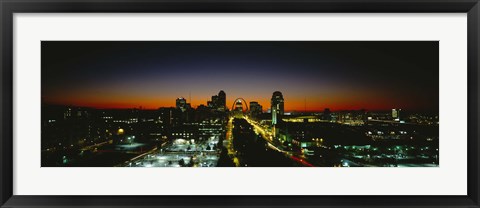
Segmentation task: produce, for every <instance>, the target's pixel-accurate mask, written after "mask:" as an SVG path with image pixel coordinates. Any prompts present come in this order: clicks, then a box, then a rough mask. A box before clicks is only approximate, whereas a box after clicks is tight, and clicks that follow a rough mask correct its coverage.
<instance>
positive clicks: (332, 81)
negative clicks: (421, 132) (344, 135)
mask: <svg viewBox="0 0 480 208" xmlns="http://www.w3.org/2000/svg"><path fill="white" fill-rule="evenodd" d="M438 49H439V48H438V42H437V41H42V48H41V50H42V52H41V56H42V60H41V61H42V64H41V66H42V69H41V70H42V78H41V79H42V80H41V82H42V89H41V92H42V103H45V104H59V105H74V106H84V107H94V108H138V107H140V106H141V107H142V108H144V109H157V108H159V107H171V106H175V99H176V98H178V97H185V98H186V99H187V101H188V102H190V103H191V105H192V106H193V107H196V106H198V105H200V104H206V103H207V101H208V100H210V99H211V96H212V95H215V94H218V92H219V91H220V90H223V91H225V93H226V95H227V107H228V108H231V106H232V104H233V102H234V100H235V99H236V98H244V99H245V100H246V101H247V102H250V101H257V102H259V103H260V104H261V105H263V109H264V110H267V109H268V108H269V106H270V99H271V97H272V93H273V92H274V91H280V92H282V93H283V96H284V99H285V111H286V112H288V111H323V109H325V108H330V109H331V110H333V111H336V110H358V109H367V110H372V111H373V110H388V109H392V108H402V109H406V110H412V111H413V110H415V111H433V112H438V108H439V107H438V106H439V56H438V55H439V53H438Z"/></svg>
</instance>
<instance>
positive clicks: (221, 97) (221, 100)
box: [207, 90, 227, 111]
mask: <svg viewBox="0 0 480 208" xmlns="http://www.w3.org/2000/svg"><path fill="white" fill-rule="evenodd" d="M226 100H227V96H226V94H225V92H224V91H223V90H220V92H219V93H218V95H213V96H212V100H211V101H208V102H207V105H208V107H210V108H212V109H214V110H217V111H225V110H226V108H227V107H226V102H227V101H226Z"/></svg>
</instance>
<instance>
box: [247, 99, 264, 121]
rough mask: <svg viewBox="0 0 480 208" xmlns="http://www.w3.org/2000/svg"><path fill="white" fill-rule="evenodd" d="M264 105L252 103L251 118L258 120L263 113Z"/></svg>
mask: <svg viewBox="0 0 480 208" xmlns="http://www.w3.org/2000/svg"><path fill="white" fill-rule="evenodd" d="M262 111H263V110H262V105H260V104H258V102H256V101H252V102H250V116H252V117H254V118H257V117H258V116H259V115H260V114H261V113H262Z"/></svg>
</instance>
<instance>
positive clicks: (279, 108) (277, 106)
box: [270, 91, 285, 125]
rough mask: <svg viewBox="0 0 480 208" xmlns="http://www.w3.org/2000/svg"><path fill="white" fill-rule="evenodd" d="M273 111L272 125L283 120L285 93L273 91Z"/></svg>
mask: <svg viewBox="0 0 480 208" xmlns="http://www.w3.org/2000/svg"><path fill="white" fill-rule="evenodd" d="M270 103H271V112H272V125H276V124H277V123H278V122H279V121H281V120H282V117H283V114H284V112H285V111H284V108H283V103H284V100H283V95H282V93H281V92H279V91H275V92H273V95H272V100H271V102H270Z"/></svg>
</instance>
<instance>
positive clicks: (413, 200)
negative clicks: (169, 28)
mask: <svg viewBox="0 0 480 208" xmlns="http://www.w3.org/2000/svg"><path fill="white" fill-rule="evenodd" d="M0 9H1V21H2V22H1V31H2V32H1V34H0V35H1V55H0V62H1V66H2V70H1V85H0V87H1V90H0V93H1V102H0V106H1V107H0V114H1V119H2V120H1V126H0V134H1V142H0V170H1V171H0V174H1V175H0V193H1V194H0V204H1V207H111V206H119V207H372V206H381V207H387V206H391V207H437V206H438V207H480V206H479V198H480V197H479V196H480V195H479V176H480V175H479V162H480V161H479V150H480V146H479V142H478V139H479V133H480V131H479V129H478V117H479V112H478V107H479V105H478V100H479V96H478V93H479V85H478V81H479V73H478V71H479V64H478V62H479V59H480V57H479V55H480V53H479V49H480V47H479V30H480V27H479V20H480V16H479V14H480V4H479V1H478V0H382V1H379V0H335V1H334V0H140V1H136V0H85V1H78V0H71V1H68V0H60V1H59V0H0ZM82 12H93V13H99V12H104V13H112V12H126V13H133V12H140V13H141V12H149V13H153V12H167V13H185V12H213V13H218V12H222V13H223V12H233V13H237V12H238V13H257V12H266V13H283V12H286V13H306V12H310V13H311V12H314V13H315V12H329V13H340V12H346V13H353V12H355V13H417V12H426V13H467V14H468V23H467V24H468V150H467V151H468V195H466V196H412V195H410V196H371V195H365V196H186V195H185V196H87V195H84V196H24V195H21V196H19V195H13V194H12V191H13V179H14V177H15V176H14V175H13V159H12V156H13V150H12V144H13V139H14V137H13V119H14V118H13V113H12V112H13V109H14V105H13V38H14V37H13V14H14V13H82ZM445 180H450V179H445ZM252 188H254V187H252ZM442 188H448V187H442Z"/></svg>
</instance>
